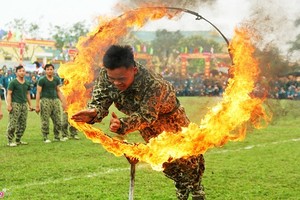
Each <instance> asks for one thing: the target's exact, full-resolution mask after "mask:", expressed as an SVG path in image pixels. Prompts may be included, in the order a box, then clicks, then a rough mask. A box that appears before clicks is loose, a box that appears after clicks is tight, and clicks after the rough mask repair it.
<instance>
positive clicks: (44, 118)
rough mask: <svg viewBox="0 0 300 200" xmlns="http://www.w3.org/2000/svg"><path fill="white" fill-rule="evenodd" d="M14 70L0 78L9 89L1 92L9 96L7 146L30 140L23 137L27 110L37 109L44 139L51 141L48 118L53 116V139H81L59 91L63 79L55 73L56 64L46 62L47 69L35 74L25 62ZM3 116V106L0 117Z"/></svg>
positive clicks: (7, 99)
mask: <svg viewBox="0 0 300 200" xmlns="http://www.w3.org/2000/svg"><path fill="white" fill-rule="evenodd" d="M37 68H39V66H37ZM2 70H3V69H2ZM14 70H15V73H12V70H8V73H6V74H7V75H6V76H5V77H4V78H2V79H0V81H1V82H0V84H1V85H2V86H1V88H2V91H5V92H6V93H7V94H6V96H4V95H5V93H4V94H1V95H0V96H4V98H6V103H7V111H8V113H9V120H8V126H7V130H6V132H7V140H8V143H7V146H9V147H16V146H18V145H27V144H28V143H27V142H25V141H23V140H22V137H23V134H24V132H25V129H26V126H27V116H28V111H35V112H36V113H38V114H40V119H41V134H42V138H43V141H44V142H45V143H50V142H51V140H50V139H49V138H48V135H49V119H51V120H52V122H53V126H54V139H53V141H66V140H68V139H70V138H72V139H79V137H78V135H77V130H76V129H75V128H74V127H72V126H70V125H69V122H68V117H67V113H66V112H65V110H66V103H65V100H64V96H63V94H62V93H61V91H60V86H61V84H62V82H61V80H60V79H59V78H58V77H57V76H56V75H55V73H54V66H53V65H52V64H46V65H45V66H44V68H43V70H44V72H42V73H39V71H40V69H37V71H36V72H37V73H35V72H34V73H33V74H29V73H28V72H26V70H25V68H24V66H22V65H19V66H17V67H15V69H14ZM33 77H34V78H33ZM32 99H36V107H35V108H33V106H32V102H31V100H32ZM1 103H2V102H1ZM0 108H1V104H0ZM0 110H1V109H0ZM62 111H63V112H62ZM2 117H3V113H2V110H1V112H0V119H1V118H2ZM68 129H69V131H70V134H69V131H68Z"/></svg>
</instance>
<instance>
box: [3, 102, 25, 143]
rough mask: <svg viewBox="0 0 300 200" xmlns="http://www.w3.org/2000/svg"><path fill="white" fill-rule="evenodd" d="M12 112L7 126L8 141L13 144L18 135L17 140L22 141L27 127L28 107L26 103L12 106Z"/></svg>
mask: <svg viewBox="0 0 300 200" xmlns="http://www.w3.org/2000/svg"><path fill="white" fill-rule="evenodd" d="M11 106H12V111H11V112H10V113H9V120H8V126H7V139H8V142H12V140H13V139H14V137H15V134H16V140H17V141H20V140H21V138H22V136H23V134H24V132H25V129H26V125H27V114H28V107H27V104H26V103H15V102H13V103H12V104H11Z"/></svg>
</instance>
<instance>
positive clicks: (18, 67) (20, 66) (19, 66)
mask: <svg viewBox="0 0 300 200" xmlns="http://www.w3.org/2000/svg"><path fill="white" fill-rule="evenodd" d="M22 68H24V66H23V65H18V66H17V67H16V72H17V71H18V70H19V69H22Z"/></svg>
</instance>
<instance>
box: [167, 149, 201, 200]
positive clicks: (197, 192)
mask: <svg viewBox="0 0 300 200" xmlns="http://www.w3.org/2000/svg"><path fill="white" fill-rule="evenodd" d="M163 167H164V171H163V172H164V173H165V175H166V176H167V177H168V178H170V179H172V180H174V181H175V187H176V195H177V198H178V199H180V200H187V199H188V198H189V193H191V195H192V199H195V200H196V199H197V200H202V199H205V192H204V187H203V186H202V185H201V181H202V175H203V173H204V170H205V161H204V158H203V155H198V156H191V157H188V158H179V159H176V160H174V161H173V162H171V163H164V164H163Z"/></svg>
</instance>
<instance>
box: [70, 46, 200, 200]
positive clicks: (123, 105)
mask: <svg viewBox="0 0 300 200" xmlns="http://www.w3.org/2000/svg"><path fill="white" fill-rule="evenodd" d="M103 65H104V68H101V69H100V73H99V77H98V79H97V81H96V83H95V86H94V88H93V93H92V99H91V101H90V102H89V103H88V109H86V110H82V111H79V112H78V113H76V114H74V115H73V116H72V118H71V119H73V120H74V121H75V122H85V123H89V124H93V123H95V122H101V121H102V119H103V118H104V117H106V116H107V115H108V114H109V107H110V106H111V105H112V104H114V105H115V106H116V108H117V109H118V110H119V111H121V112H123V113H124V114H126V116H125V117H122V118H119V117H118V116H117V115H116V114H115V113H112V114H111V119H110V127H109V128H110V131H112V132H115V133H117V134H120V135H125V134H128V133H130V132H133V131H136V130H138V131H139V132H140V134H141V136H142V137H143V138H144V140H145V141H146V142H149V140H150V139H151V138H153V137H157V136H158V135H159V134H160V133H162V132H163V131H168V132H178V131H180V130H181V128H182V127H187V126H188V125H189V123H190V120H189V119H188V117H187V115H186V113H185V110H184V108H183V107H182V106H181V105H180V102H179V100H178V99H177V98H176V91H175V89H174V87H173V86H172V84H171V83H170V82H168V81H166V80H164V79H163V78H162V76H161V75H159V74H157V73H154V72H153V71H151V70H148V69H147V68H145V67H143V66H142V65H140V64H138V63H137V62H135V60H134V55H133V52H132V48H131V47H130V46H120V45H112V46H111V47H110V48H109V49H108V50H107V51H106V52H105V54H104V57H103ZM178 145H180V144H178ZM163 166H164V173H165V175H166V176H167V177H168V178H170V179H172V180H174V181H175V187H176V196H177V198H178V199H180V200H187V199H188V197H189V194H190V193H191V196H192V199H193V200H200V199H205V193H204V188H203V186H202V185H201V179H202V175H203V173H204V169H205V166H204V158H203V155H196V156H190V157H188V158H180V159H176V160H175V161H173V162H171V163H164V165H163Z"/></svg>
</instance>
